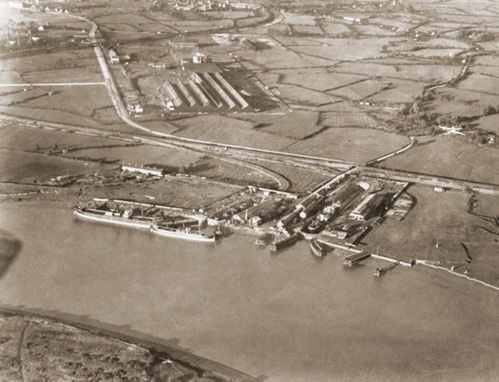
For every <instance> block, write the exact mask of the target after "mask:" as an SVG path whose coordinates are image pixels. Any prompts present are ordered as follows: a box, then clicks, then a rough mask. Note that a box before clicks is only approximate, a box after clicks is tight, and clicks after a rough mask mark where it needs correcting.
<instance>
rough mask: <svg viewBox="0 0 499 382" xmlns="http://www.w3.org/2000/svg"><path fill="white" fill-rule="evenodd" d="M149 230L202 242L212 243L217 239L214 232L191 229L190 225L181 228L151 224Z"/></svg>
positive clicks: (166, 235)
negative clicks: (207, 232) (208, 232)
mask: <svg viewBox="0 0 499 382" xmlns="http://www.w3.org/2000/svg"><path fill="white" fill-rule="evenodd" d="M151 232H152V233H154V234H157V235H161V236H165V237H171V238H174V239H185V240H192V241H200V242H203V243H214V242H215V241H216V240H217V235H215V234H206V233H204V232H201V231H196V230H193V229H191V228H190V227H185V228H184V227H182V228H181V227H175V226H168V225H157V224H151Z"/></svg>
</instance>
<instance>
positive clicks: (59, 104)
mask: <svg viewBox="0 0 499 382" xmlns="http://www.w3.org/2000/svg"><path fill="white" fill-rule="evenodd" d="M44 89H45V88H44ZM46 91H50V92H51V95H49V94H45V95H41V96H40V97H36V98H32V99H30V100H27V101H24V102H18V103H17V104H16V105H17V106H22V107H26V108H34V109H49V110H61V111H65V112H69V113H74V114H78V115H81V116H83V117H89V118H91V117H93V115H94V112H95V110H97V109H101V108H106V107H111V106H113V102H112V101H111V98H110V97H109V95H108V93H107V90H106V88H105V87H104V86H100V85H96V86H64V87H57V88H48V89H46Z"/></svg>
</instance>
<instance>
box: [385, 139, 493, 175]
mask: <svg viewBox="0 0 499 382" xmlns="http://www.w3.org/2000/svg"><path fill="white" fill-rule="evenodd" d="M497 163H499V150H497V149H494V148H491V147H486V146H482V147H480V146H477V145H475V144H473V143H468V142H465V141H462V140H460V139H459V138H453V137H437V138H435V139H434V140H432V141H430V143H426V144H424V145H420V146H418V145H416V146H415V147H413V148H412V149H410V150H408V151H406V152H405V153H403V154H400V155H397V156H394V157H392V158H389V159H388V160H386V161H384V162H382V164H381V165H382V166H383V167H389V168H395V169H399V170H408V171H415V172H421V173H427V174H434V175H442V176H448V177H453V178H458V179H466V180H474V181H478V182H488V183H495V184H499V172H497V171H496V170H497Z"/></svg>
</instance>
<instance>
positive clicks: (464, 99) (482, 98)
mask: <svg viewBox="0 0 499 382" xmlns="http://www.w3.org/2000/svg"><path fill="white" fill-rule="evenodd" d="M434 93H435V99H434V100H432V101H429V102H425V103H423V104H422V107H423V109H424V110H426V111H427V112H428V113H430V114H437V115H451V116H463V117H476V116H482V115H483V108H484V107H485V106H488V105H499V96H498V95H495V94H484V93H479V92H474V91H469V90H460V89H455V88H441V89H435V90H434Z"/></svg>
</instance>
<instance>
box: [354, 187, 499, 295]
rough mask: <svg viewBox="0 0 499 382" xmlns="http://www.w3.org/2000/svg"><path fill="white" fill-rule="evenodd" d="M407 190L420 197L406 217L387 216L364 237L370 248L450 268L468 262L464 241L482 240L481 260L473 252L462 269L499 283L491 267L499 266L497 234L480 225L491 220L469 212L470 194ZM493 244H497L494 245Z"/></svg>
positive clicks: (482, 278)
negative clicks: (398, 219) (398, 218)
mask: <svg viewBox="0 0 499 382" xmlns="http://www.w3.org/2000/svg"><path fill="white" fill-rule="evenodd" d="M407 192H408V194H409V195H411V196H412V197H413V198H415V200H416V201H417V203H416V204H415V206H414V208H413V209H412V210H411V211H410V212H409V214H408V215H407V217H406V218H405V219H404V220H402V221H397V220H392V219H386V220H385V221H384V222H383V223H382V224H381V225H380V226H378V227H376V228H374V229H373V230H372V231H371V232H370V233H369V234H368V235H367V237H366V238H365V239H364V242H366V243H367V244H368V246H369V248H371V249H376V248H379V253H380V254H383V255H386V256H390V257H395V258H396V259H400V260H405V261H409V260H410V259H411V258H416V259H421V260H429V261H440V262H441V264H442V265H443V266H446V267H449V268H450V267H451V266H452V265H455V266H457V265H463V264H466V260H467V259H468V258H467V256H466V253H465V251H464V248H463V246H462V244H461V243H464V244H465V245H466V246H468V244H469V243H470V242H475V243H476V242H478V241H480V244H479V246H480V251H481V255H482V258H481V259H480V260H479V259H476V258H475V257H474V256H473V255H471V257H472V260H471V264H470V265H469V266H468V265H464V266H462V268H459V270H458V271H460V272H464V270H465V269H469V270H470V276H471V277H478V278H479V279H481V280H485V281H487V282H493V283H494V284H495V285H498V279H497V272H494V273H495V274H494V276H493V277H494V278H493V279H491V274H490V270H492V269H494V270H495V269H497V268H493V266H497V260H496V258H497V256H494V255H495V253H496V252H495V251H494V249H496V248H497V243H494V237H493V235H491V234H490V233H487V232H485V231H482V230H480V229H477V225H484V226H488V227H490V226H491V224H490V223H487V222H485V221H483V220H481V219H479V218H477V217H475V216H473V215H471V214H468V213H467V203H468V199H469V195H468V194H465V193H454V192H453V193H438V192H435V191H433V190H432V189H427V188H420V187H414V186H413V187H411V188H410V189H409V190H408V191H407ZM415 228H417V229H415ZM437 241H438V243H439V246H438V248H437V246H436V243H437ZM492 244H495V247H490V245H492ZM482 251H483V252H482ZM477 263H478V264H479V263H484V264H488V266H489V272H487V271H485V272H484V269H485V270H486V268H487V267H483V268H482V266H478V267H476V266H475V264H477ZM474 269H475V272H473V270H474Z"/></svg>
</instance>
